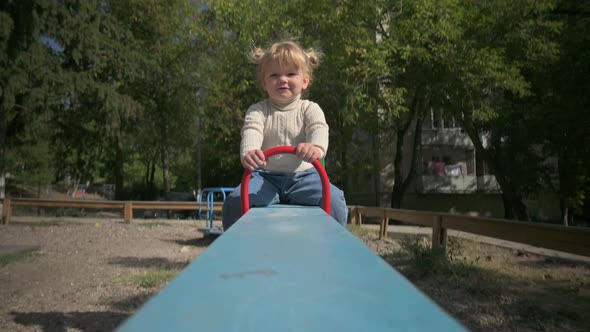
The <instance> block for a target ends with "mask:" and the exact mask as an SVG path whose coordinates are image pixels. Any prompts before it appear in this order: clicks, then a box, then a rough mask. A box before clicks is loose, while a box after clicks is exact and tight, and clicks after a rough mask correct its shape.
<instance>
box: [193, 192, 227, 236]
mask: <svg viewBox="0 0 590 332" xmlns="http://www.w3.org/2000/svg"><path fill="white" fill-rule="evenodd" d="M234 189H235V188H233V187H231V188H230V187H208V188H203V189H202V190H201V194H200V195H199V197H198V198H199V201H198V204H199V212H198V215H199V218H202V216H201V214H202V206H203V197H204V196H205V194H206V195H207V197H206V204H207V205H206V206H207V216H206V223H207V228H208V233H210V234H219V233H221V232H216V231H215V230H214V229H213V217H214V215H215V212H214V211H213V203H214V202H215V193H221V195H222V197H223V201H225V198H226V197H227V194H229V193H231V192H233V191H234Z"/></svg>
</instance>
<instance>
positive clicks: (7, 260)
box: [0, 249, 39, 268]
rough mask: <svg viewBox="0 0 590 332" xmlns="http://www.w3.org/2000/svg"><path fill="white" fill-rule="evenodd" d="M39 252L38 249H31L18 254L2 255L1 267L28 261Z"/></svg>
mask: <svg viewBox="0 0 590 332" xmlns="http://www.w3.org/2000/svg"><path fill="white" fill-rule="evenodd" d="M38 254H39V250H38V249H30V250H26V251H22V252H19V253H16V254H7V255H0V268H2V267H5V266H6V265H8V264H12V263H16V262H22V261H27V260H29V259H32V258H34V257H35V256H37V255H38Z"/></svg>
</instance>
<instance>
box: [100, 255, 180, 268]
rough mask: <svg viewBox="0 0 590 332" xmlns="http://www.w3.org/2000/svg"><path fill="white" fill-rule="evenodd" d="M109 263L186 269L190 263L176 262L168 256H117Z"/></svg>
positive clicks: (139, 266)
mask: <svg viewBox="0 0 590 332" xmlns="http://www.w3.org/2000/svg"><path fill="white" fill-rule="evenodd" d="M109 264H113V265H120V266H124V267H133V268H162V269H169V270H173V269H177V270H181V269H184V268H185V267H186V266H187V264H188V263H186V262H174V261H171V260H169V259H166V258H160V257H150V258H140V257H131V256H129V257H116V258H113V259H111V260H110V261H109Z"/></svg>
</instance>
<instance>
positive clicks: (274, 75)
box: [270, 74, 279, 77]
mask: <svg viewBox="0 0 590 332" xmlns="http://www.w3.org/2000/svg"><path fill="white" fill-rule="evenodd" d="M278 76H279V74H270V77H278Z"/></svg>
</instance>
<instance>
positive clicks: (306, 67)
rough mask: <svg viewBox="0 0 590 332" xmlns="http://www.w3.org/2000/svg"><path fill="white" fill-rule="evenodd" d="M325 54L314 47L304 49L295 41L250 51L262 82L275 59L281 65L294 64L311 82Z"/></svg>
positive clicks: (259, 79) (251, 58)
mask: <svg viewBox="0 0 590 332" xmlns="http://www.w3.org/2000/svg"><path fill="white" fill-rule="evenodd" d="M322 56H323V54H322V53H321V52H318V51H315V50H314V49H313V48H308V49H307V50H304V49H303V48H302V47H301V46H299V44H297V43H296V42H294V41H290V40H287V41H282V42H278V43H274V44H273V45H272V46H271V47H270V48H268V49H266V50H265V49H262V48H259V47H257V48H254V49H253V50H252V52H251V53H250V60H251V61H252V62H253V63H255V64H257V65H258V70H257V73H256V74H257V78H258V82H262V80H263V79H264V75H265V70H266V68H267V66H268V64H270V63H271V62H273V61H278V63H279V64H280V66H281V67H283V66H289V65H294V66H295V68H296V69H297V70H302V71H303V73H304V74H305V75H307V77H308V79H309V84H311V81H312V79H313V70H314V69H316V68H317V67H318V66H319V65H320V59H321V58H322Z"/></svg>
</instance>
